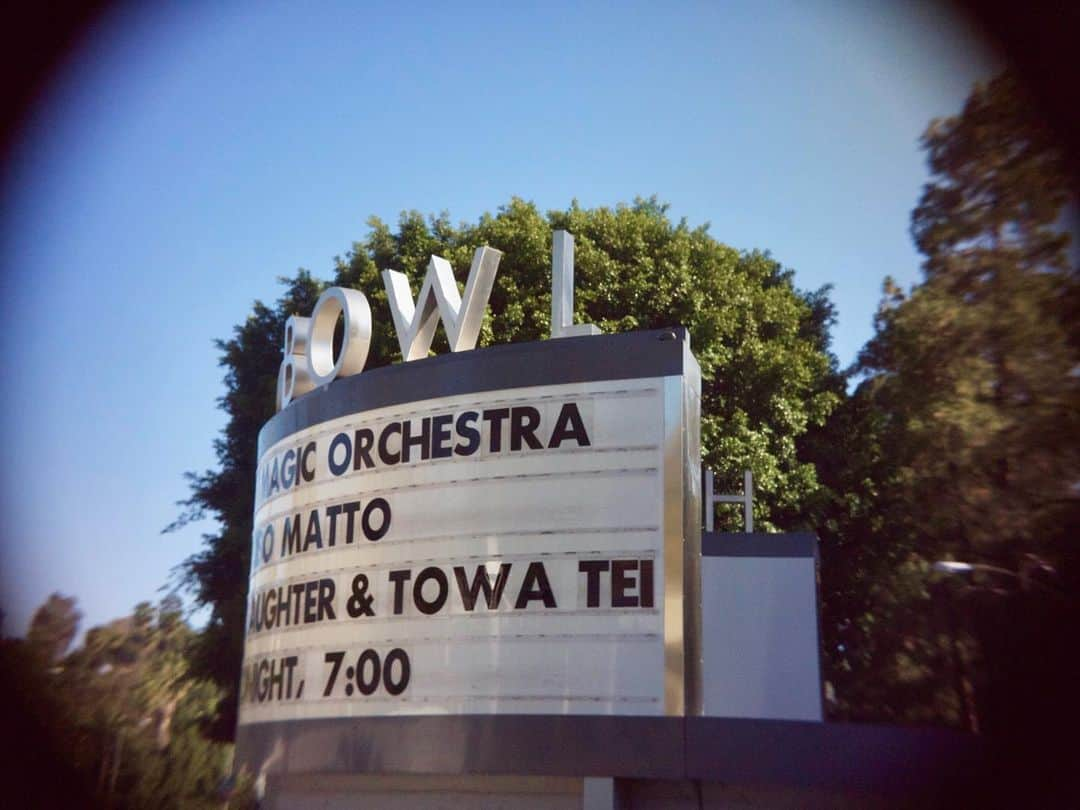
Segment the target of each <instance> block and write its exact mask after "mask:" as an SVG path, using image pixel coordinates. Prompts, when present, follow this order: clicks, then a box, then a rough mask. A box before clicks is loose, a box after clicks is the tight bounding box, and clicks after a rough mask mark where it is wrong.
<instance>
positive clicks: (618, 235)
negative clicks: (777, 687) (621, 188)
mask: <svg viewBox="0 0 1080 810" xmlns="http://www.w3.org/2000/svg"><path fill="white" fill-rule="evenodd" d="M368 224H369V227H370V232H369V234H368V236H367V238H366V239H365V240H364V241H362V242H357V243H354V244H353V246H352V249H351V250H350V251H349V252H348V254H347V255H346V256H344V257H341V258H338V259H337V260H336V261H335V273H334V277H333V284H335V285H339V286H347V287H354V288H356V289H359V290H361V291H363V292H364V293H365V295H367V297H368V299H369V301H370V303H371V307H372V311H373V313H374V331H373V335H372V343H371V353H370V355H369V359H368V365H367V367H368V368H376V367H378V366H382V365H385V364H387V363H390V362H392V361H394V360H396V359H398V358H399V356H400V355H399V349H398V343H397V338H396V335H395V333H394V331H393V326H392V321H391V318H390V317H389V310H388V308H387V304H386V293H385V291H384V289H383V285H382V280H381V278H380V276H379V271H381V270H384V269H394V270H399V271H401V272H403V273H405V274H406V275H407V276H409V278H410V279H411V280H412V283H413V289H414V290H416V289H418V288H419V285H420V283H421V281H422V278H423V274H424V272H425V271H426V267H427V263H428V261H429V259H430V257H431V255H432V254H437V255H440V256H443V257H445V258H447V259H448V260H449V261H450V262H451V263H452V264H453V266H454V267H455V268H457V270H458V273H459V275H460V274H461V273H462V272H463V269H464V268H467V267H468V266H469V263H470V261H471V258H472V254H473V251H474V250H475V249H476V248H477V247H480V246H482V245H490V246H492V247H495V248H498V249H499V250H501V251H502V252H503V254H504V255H503V258H502V261H501V264H500V266H499V272H498V276H497V277H496V282H495V288H494V290H493V292H492V295H491V299H490V306H489V309H488V313H487V316H486V318H485V321H484V325H483V328H482V331H481V334H480V340H479V344H480V345H481V346H486V345H491V344H497V343H507V342H513V341H531V340H540V339H542V338H545V337H546V336H547V335H548V333H549V330H550V323H549V320H550V312H551V238H552V231H553V230H555V229H565V230H568V231H569V232H570V233H572V234H573V235H574V237H575V240H576V250H575V258H576V269H575V281H576V287H577V294H576V297H575V307H576V309H577V313H576V314H577V318H578V320H579V321H581V322H591V323H595V324H597V325H598V326H600V328H601V329H602V330H603V331H605V332H621V331H627V330H633V329H648V328H654V327H662V326H673V325H684V326H686V327H687V329H688V330H689V333H690V336H691V346H692V348H693V350H694V353H695V355H696V356H697V358H698V360H699V362H700V363H701V368H702V376H703V388H704V390H703V398H704V401H703V408H702V411H703V419H702V433H703V444H704V447H705V458H706V461H707V463H708V464H709V465H710V466H712V467H713V468H714V469H715V470H716V471H717V482H718V484H719V485H720V486H736V485H740V484H741V481H742V470H743V469H745V468H746V467H750V468H751V469H752V470H753V471H754V475H755V481H756V484H757V493H758V495H759V497H758V499H757V502H756V504H755V520H756V521H757V523H758V525H760V526H763V527H766V528H767V527H771V526H776V525H777V524H778V522H780V521H786V520H789V519H792V516H794V515H798V514H800V513H801V512H802V511H803V510H804V505H805V502H806V501H807V500H808V499H809V498H810V497H811V495H812V494H813V493H814V492H815V490H816V488H817V482H816V479H815V474H814V469H813V466H812V465H809V464H806V463H804V462H803V461H801V460H800V458H799V455H798V451H797V446H796V438H797V437H798V436H799V435H800V434H801V433H803V432H804V431H806V430H807V429H808V427H809V426H811V425H814V424H819V423H821V422H822V421H824V419H825V418H826V417H827V416H828V414H829V412H830V410H831V409H832V408H833V407H834V405H835V404H836V402H837V400H838V397H839V395H838V379H839V378H838V376H837V374H836V369H835V361H834V359H833V358H832V357H831V355H830V354H829V352H828V327H829V325H830V323H831V318H832V309H831V306H830V305H829V302H828V298H827V294H826V291H824V290H820V291H818V292H816V293H809V294H808V293H801V292H799V291H798V290H797V289H796V288H795V287H794V284H793V276H792V273H791V271H789V270H785V269H784V268H783V267H782V266H781V265H780V263H779V262H777V261H776V260H774V259H773V258H772V257H770V256H769V255H768V254H767V253H762V252H758V251H754V252H740V251H738V250H736V249H734V248H732V247H729V246H727V245H724V244H722V243H720V242H718V241H716V240H715V239H714V238H713V237H712V236H711V235H710V234H709V233H708V227H707V226H701V227H697V228H691V227H689V226H688V225H687V223H686V222H685V221H682V222H678V223H672V222H671V221H670V220H669V219H668V217H667V209H666V206H663V205H661V204H660V203H658V202H657V201H656V200H655V199H649V200H640V199H639V200H637V201H635V203H633V204H632V205H620V206H618V207H616V208H614V209H612V208H596V209H584V208H581V207H579V206H578V205H576V204H574V205H572V206H571V207H570V208H569V209H567V210H565V211H551V212H548V213H547V214H546V215H544V214H542V213H541V212H539V211H538V210H537V209H536V207H535V206H534V205H532V204H530V203H527V202H524V201H522V200H519V199H513V200H511V201H510V202H509V203H508V204H507V205H505V206H503V207H502V208H500V209H499V211H498V213H496V214H494V215H491V214H486V215H484V216H482V217H481V218H480V220H479V221H478V222H476V223H475V224H461V225H458V226H454V225H452V224H451V223H450V220H449V218H448V217H447V216H446V215H442V216H438V217H429V218H425V217H424V216H422V215H421V214H419V213H417V212H409V213H405V214H402V216H401V218H400V220H399V221H398V224H397V227H396V229H392V228H390V227H389V226H388V225H386V224H385V223H383V222H381V221H380V220H378V219H372V220H370V221H369V223H368ZM285 283H286V284H287V289H286V293H285V295H284V296H283V297H282V298H281V300H280V301H278V303H277V305H276V306H275V307H273V308H270V307H266V306H264V305H262V304H256V306H255V312H254V314H253V315H252V316H250V317H249V318H248V320H247V321H246V322H245V323H244V324H243V325H241V326H239V327H237V328H236V330H235V333H234V336H233V339H232V340H230V341H227V342H223V343H220V344H219V348H220V349H221V350H222V360H221V363H222V365H223V366H224V367H225V368H226V370H227V373H226V377H225V384H226V394H225V396H224V397H223V398H222V401H221V402H222V406H223V408H224V409H225V411H226V413H227V414H228V417H229V421H228V424H227V426H226V428H225V432H224V434H223V436H222V438H221V439H219V440H218V442H217V443H216V450H217V454H218V461H219V469H217V470H212V471H208V472H206V473H203V474H200V475H194V476H191V478H190V480H191V483H192V495H191V497H190V499H189V500H188V501H187V503H186V506H187V509H186V511H185V512H184V514H183V515H182V516H181V519H180V521H179V523H181V524H182V523H185V522H187V521H190V520H193V519H197V518H200V517H212V518H214V519H216V521H217V523H218V527H219V528H218V531H217V532H215V533H213V534H210V535H207V537H206V543H205V545H204V548H203V550H202V551H201V552H200V553H199V554H198V555H196V556H195V557H193V558H191V559H189V560H188V561H187V562H186V563H185V565H184V567H183V570H182V576H183V578H184V581H185V582H186V583H187V585H188V586H189V587H190V588H191V589H192V591H193V593H194V595H195V598H196V600H197V601H198V602H199V603H201V604H203V605H209V606H210V607H211V611H212V618H211V622H210V627H209V628H208V632H207V633H206V634H205V636H204V640H203V658H202V660H204V661H207V662H209V663H210V664H211V666H210V667H208V668H207V670H206V671H207V672H208V673H209V674H212V675H213V676H214V677H215V679H216V680H217V682H218V683H219V684H221V685H222V687H223V688H226V689H229V690H233V691H230V700H229V701H228V702H227V703H226V704H225V706H223V711H222V715H221V716H222V723H221V725H220V729H219V730H220V731H221V733H222V734H225V733H231V730H232V727H233V725H234V723H235V691H234V690H235V683H236V680H237V673H238V672H239V669H240V659H241V657H242V645H243V631H244V628H243V619H244V594H245V593H246V577H247V571H248V564H249V556H248V555H249V546H250V535H251V531H252V524H251V519H252V509H253V492H254V483H253V482H254V475H255V461H256V458H255V442H256V437H257V434H258V430H259V427H260V425H261V424H262V423H263V422H264V421H266V420H267V419H268V418H269V417H270V416H271V415H272V414H273V412H274V385H275V381H276V375H277V368H278V364H279V363H280V359H281V354H280V346H281V335H282V330H283V325H284V321H285V319H286V318H287V317H288V316H289V315H290V314H293V313H300V314H307V313H308V312H310V310H311V308H312V305H313V304H314V301H315V298H316V297H317V295H318V294H319V292H320V290H321V288H322V285H321V284H319V283H317V282H316V281H314V280H313V279H312V277H311V275H310V274H309V273H307V272H306V271H300V272H299V273H298V274H297V275H296V276H295V277H294V278H292V279H288V280H286V282H285ZM434 350H435V351H437V352H445V351H446V343H445V337H443V336H442V334H441V332H440V334H439V337H438V338H437V340H436V344H435V347H434ZM722 519H724V516H722ZM730 519H731V520H732V521H735V520H736V519H735V517H734V516H730ZM721 525H723V523H722V524H721ZM729 525H731V526H733V527H734V526H737V525H739V524H738V523H736V522H732V523H730V524H729Z"/></svg>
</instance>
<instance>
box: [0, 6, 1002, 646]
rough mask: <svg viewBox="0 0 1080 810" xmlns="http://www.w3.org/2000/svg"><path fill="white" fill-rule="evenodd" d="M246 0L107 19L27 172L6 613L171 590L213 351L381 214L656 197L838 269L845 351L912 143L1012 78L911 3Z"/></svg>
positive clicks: (878, 265) (6, 473) (880, 265)
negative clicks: (272, 0) (998, 76)
mask: <svg viewBox="0 0 1080 810" xmlns="http://www.w3.org/2000/svg"><path fill="white" fill-rule="evenodd" d="M224 5H225V4H216V3H206V4H203V5H200V6H195V5H193V4H177V7H174V8H172V9H171V10H161V9H157V10H148V9H143V10H141V11H138V12H131V11H127V10H123V11H120V12H116V13H114V14H113V15H112V16H111V17H110V18H108V19H106V20H105V21H103V22H102V24H101V25H100V26H98V28H97V29H96V30H95V31H94V33H93V35H92V36H91V38H90V39H89V41H88V42H87V43H86V45H85V47H84V48H83V49H82V50H80V51H79V52H78V53H76V54H74V55H73V56H72V58H71V61H70V63H69V64H68V66H67V68H66V70H65V72H64V73H63V74H62V75H61V77H60V78H59V80H58V83H57V84H56V85H55V86H54V88H53V91H52V92H51V94H50V95H48V96H46V97H43V98H42V100H41V103H40V105H39V107H38V109H37V110H36V111H35V114H34V117H33V119H32V120H31V121H30V123H29V124H28V127H27V129H26V131H25V133H24V138H23V141H22V143H21V146H20V148H19V151H18V152H17V154H16V156H15V160H14V161H13V163H12V164H11V165H9V166H7V167H6V168H5V174H4V175H3V178H2V179H3V186H2V187H0V195H2V196H0V200H2V207H0V212H2V213H0V248H2V254H0V255H2V256H3V260H2V261H3V270H2V274H0V283H2V284H3V296H2V298H3V303H2V305H0V306H2V316H3V324H4V329H5V331H6V333H7V335H8V337H7V340H6V346H7V351H6V352H5V354H4V361H5V367H6V368H5V373H4V379H5V383H4V385H3V386H2V387H0V397H2V402H0V417H2V430H3V447H4V453H3V459H4V463H3V464H0V476H2V477H0V497H2V501H0V507H2V514H3V516H4V520H3V527H4V532H3V535H2V537H0V542H2V548H0V599H2V606H3V609H4V611H5V613H6V614H7V618H6V621H5V626H4V630H5V632H7V633H13V632H18V633H21V632H23V631H24V629H25V627H26V624H27V622H28V620H29V616H30V614H31V612H32V611H33V609H34V608H35V607H36V606H37V605H38V604H40V603H41V602H42V601H43V600H44V599H45V598H46V597H47V595H48V594H49V593H50V592H52V591H55V590H59V591H61V592H64V593H67V594H74V595H75V596H77V597H78V599H79V602H80V604H81V607H82V609H83V611H84V612H85V614H86V617H85V619H84V625H83V627H84V629H85V628H87V627H89V626H92V625H94V624H99V623H101V622H103V621H106V620H108V619H111V618H113V617H116V616H119V615H123V614H125V613H127V612H129V611H130V609H131V607H132V606H133V605H134V604H135V603H136V602H138V601H139V600H142V599H156V598H158V597H159V596H160V594H158V593H157V589H158V588H159V587H160V586H162V585H163V584H165V582H166V581H167V579H168V575H169V571H170V569H171V568H172V567H173V566H174V565H176V564H177V563H179V562H180V561H181V560H183V559H184V558H185V557H186V556H188V555H189V554H191V553H192V552H194V551H196V550H197V548H198V547H199V544H200V535H201V533H202V532H203V531H208V530H210V529H211V528H212V527H211V526H209V525H206V524H204V525H202V526H194V527H190V528H189V529H187V530H184V531H182V532H180V533H177V534H171V535H165V536H162V535H161V534H160V531H161V529H162V528H163V527H164V526H165V525H166V524H168V523H169V522H170V521H171V520H173V519H174V518H175V517H176V515H177V512H178V510H177V508H176V506H175V505H174V504H175V502H176V501H177V500H179V499H182V498H183V497H185V495H186V492H187V490H186V487H185V484H184V480H183V477H182V475H183V473H184V471H185V470H200V469H205V468H206V467H208V466H211V465H212V464H213V463H214V457H213V453H212V447H211V442H212V440H213V439H214V437H215V435H216V434H217V433H218V431H219V430H220V428H221V426H222V424H223V421H224V420H223V416H222V414H221V413H220V412H219V411H218V410H216V404H215V400H216V398H217V397H218V396H219V395H220V394H221V392H222V387H221V382H220V380H221V373H222V372H221V369H219V368H218V366H217V353H216V351H215V350H214V348H213V346H212V341H213V340H214V338H218V337H224V336H228V335H229V333H230V330H231V328H232V326H233V324H235V323H237V322H239V321H241V320H242V319H243V318H244V317H245V316H246V315H247V313H248V312H249V310H250V307H251V304H252V302H253V301H254V300H255V299H263V300H267V301H269V300H273V299H275V298H276V297H277V296H278V293H279V289H278V286H277V284H276V281H275V279H276V277H278V276H280V275H284V274H289V273H292V272H293V271H294V270H295V269H296V268H297V267H301V266H303V267H308V268H310V269H312V270H313V271H315V272H316V273H317V274H321V275H329V273H330V270H331V266H332V257H333V256H335V255H337V254H343V253H344V252H345V251H347V250H348V249H349V247H350V245H351V243H352V242H353V241H354V240H358V239H360V238H362V237H363V235H364V234H365V232H366V229H365V226H364V221H365V220H366V219H367V217H368V216H369V215H371V214H377V215H379V216H380V217H382V218H384V219H386V220H388V221H393V220H395V219H396V217H397V215H398V213H399V212H400V211H401V210H403V209H412V208H415V209H419V210H421V211H424V212H438V211H442V210H446V211H449V212H450V214H451V216H452V218H453V219H454V220H473V219H475V218H476V217H477V216H478V215H479V214H481V213H482V212H484V211H490V210H493V209H495V208H497V207H498V206H499V205H501V204H503V203H505V202H507V201H508V200H509V198H510V197H511V196H512V195H517V196H520V197H524V198H526V199H529V200H533V201H534V202H535V203H536V204H537V205H538V206H540V208H541V209H548V208H564V207H566V206H567V205H568V204H569V203H570V201H571V200H572V199H573V198H577V199H578V200H579V201H580V202H581V204H582V205H584V206H589V207H591V206H600V205H614V204H616V203H618V202H620V201H629V200H631V199H633V197H635V196H636V195H642V196H648V195H651V194H657V195H659V196H660V198H661V199H662V200H665V201H667V202H669V203H670V204H671V212H670V213H671V214H672V215H673V216H674V217H676V218H678V217H683V216H685V217H686V218H687V219H688V220H689V222H690V223H691V224H693V225H697V224H700V223H702V222H706V221H707V222H710V223H712V233H713V234H714V236H716V237H717V238H719V239H720V240H722V241H724V242H727V243H729V244H731V245H733V246H735V247H738V248H745V249H750V248H765V249H769V250H771V251H772V252H773V254H774V255H775V256H776V257H777V258H778V259H780V260H781V261H782V262H783V263H784V264H786V265H788V266H790V267H792V268H794V269H795V271H796V279H797V283H798V284H799V286H801V287H803V288H816V287H818V286H820V285H822V284H826V283H831V284H833V285H834V287H835V291H834V293H833V300H834V301H835V302H836V304H837V306H838V307H839V312H840V323H839V325H838V327H837V328H836V331H835V348H836V351H837V353H838V355H839V356H840V359H841V361H842V362H843V363H845V364H846V363H848V362H850V361H851V360H852V359H853V358H854V356H855V354H856V352H857V351H858V349H859V347H860V346H861V345H862V344H863V343H864V342H865V340H866V339H867V338H868V337H869V336H870V334H871V318H872V315H873V312H874V309H875V307H876V304H877V300H878V297H879V291H880V285H881V281H882V279H883V277H884V276H885V275H886V274H891V275H893V276H894V277H896V278H898V279H900V280H901V281H902V282H904V283H911V282H913V281H914V280H916V278H917V277H918V265H919V259H918V256H917V255H916V253H915V252H914V250H913V248H912V246H911V243H910V239H909V237H908V233H907V226H908V216H909V213H910V211H911V208H912V206H913V205H914V203H915V201H916V199H917V197H918V194H919V190H920V187H921V185H922V183H923V182H924V181H925V179H926V174H925V167H924V162H923V156H922V154H921V152H920V151H919V149H918V143H917V141H918V137H919V135H920V133H921V132H922V130H923V129H924V128H925V126H926V124H927V122H928V121H929V119H930V118H932V117H934V116H940V115H947V114H951V113H954V112H956V111H958V110H959V108H960V106H961V104H962V103H963V100H964V98H965V96H966V95H967V92H968V90H969V89H970V86H971V83H972V82H973V81H974V80H976V79H982V78H989V77H990V76H991V75H992V74H993V72H994V70H995V65H994V63H993V62H992V61H991V60H990V59H989V57H988V55H987V54H986V53H985V52H983V51H982V50H981V49H980V47H979V44H978V43H977V42H976V41H974V40H973V39H971V38H970V37H969V35H968V34H967V32H966V30H965V28H964V27H963V24H962V23H960V22H958V21H957V20H956V19H954V18H952V17H950V16H949V15H948V14H947V13H945V12H944V11H942V10H941V9H939V8H937V7H933V6H916V4H891V3H873V4H871V3H866V4H862V3H860V4H846V3H841V2H835V3H778V4H767V3H756V2H753V3H700V4H696V3H685V4H667V3H665V4H660V3H652V4H632V3H625V2H620V3H572V4H570V3H568V4H562V3H555V2H548V3H540V4H535V5H526V4H523V3H522V4H519V3H491V4H472V3H453V4H446V3H440V4H436V3H431V4H407V3H397V2H394V3H343V4H310V7H309V4H298V3H281V4H269V3H240V4H232V5H230V6H229V7H228V8H224ZM189 6H190V7H189ZM901 7H903V8H904V9H906V10H902V9H901ZM376 317H388V315H387V314H386V313H377V314H376Z"/></svg>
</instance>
